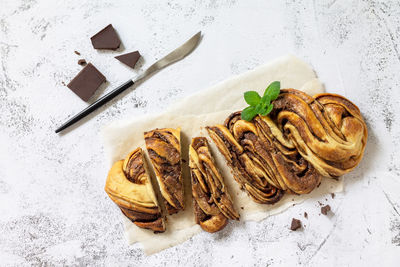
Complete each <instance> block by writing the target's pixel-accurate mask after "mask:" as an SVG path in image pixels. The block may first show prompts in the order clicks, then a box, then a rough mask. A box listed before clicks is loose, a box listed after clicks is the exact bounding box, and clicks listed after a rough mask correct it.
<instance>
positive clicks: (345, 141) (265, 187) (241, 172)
mask: <svg viewBox="0 0 400 267" xmlns="http://www.w3.org/2000/svg"><path fill="white" fill-rule="evenodd" d="M273 105H274V109H273V111H272V113H270V115H269V116H261V115H257V116H256V117H255V118H254V119H253V120H252V121H251V122H249V121H245V120H242V119H241V116H240V112H236V113H233V114H231V115H230V116H229V117H228V118H227V119H226V121H225V125H215V126H211V127H207V130H208V132H209V135H210V137H211V138H212V139H213V141H214V142H215V144H216V145H217V147H218V149H219V151H220V152H221V153H222V154H223V155H224V157H225V159H226V160H227V163H228V165H229V166H230V167H231V169H232V173H233V175H234V177H235V180H236V181H237V182H238V183H239V184H240V186H241V187H242V188H243V189H245V190H246V191H247V192H248V193H249V195H250V196H251V197H252V198H253V199H254V200H255V201H256V202H258V203H274V202H276V201H278V200H279V199H280V197H281V196H282V194H283V191H288V192H293V193H297V194H306V193H309V192H311V191H312V190H313V189H314V188H315V187H316V186H318V185H319V183H320V181H321V176H329V177H337V176H340V175H343V174H345V173H347V172H349V171H350V170H352V169H354V168H355V167H356V166H357V164H358V163H359V162H360V160H361V158H362V155H363V152H364V149H365V145H366V141H367V127H366V124H365V122H364V120H363V118H362V116H361V114H360V111H359V109H358V108H357V107H356V106H355V105H354V104H353V103H351V102H350V101H349V100H347V99H345V98H344V97H342V96H339V95H334V94H320V95H317V96H315V97H314V98H313V97H310V96H308V95H307V94H305V93H303V92H301V91H298V90H294V89H285V90H281V92H280V95H279V96H278V98H277V99H276V100H275V101H273Z"/></svg>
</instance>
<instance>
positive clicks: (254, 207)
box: [102, 55, 343, 254]
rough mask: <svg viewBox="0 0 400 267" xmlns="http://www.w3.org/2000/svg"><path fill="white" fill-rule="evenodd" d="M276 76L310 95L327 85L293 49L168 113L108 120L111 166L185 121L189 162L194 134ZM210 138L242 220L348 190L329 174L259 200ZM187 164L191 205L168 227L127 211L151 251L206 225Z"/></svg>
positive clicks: (130, 231) (131, 232) (131, 230)
mask: <svg viewBox="0 0 400 267" xmlns="http://www.w3.org/2000/svg"><path fill="white" fill-rule="evenodd" d="M273 81H280V82H281V87H282V88H296V89H300V90H302V91H304V92H306V93H309V94H310V95H313V94H315V93H321V92H323V91H324V88H323V85H322V83H321V82H320V81H319V80H318V79H317V77H316V75H315V73H314V71H313V70H312V68H311V67H310V66H309V65H308V64H306V63H305V62H303V61H301V60H300V59H298V58H296V57H294V56H292V55H288V56H285V57H281V58H278V59H276V60H274V61H272V62H270V63H267V64H265V65H262V66H260V67H258V68H256V69H254V70H251V71H248V72H246V73H243V74H241V75H238V76H236V77H233V78H230V79H228V80H226V81H223V82H221V83H219V84H217V85H215V86H213V87H211V88H209V89H205V90H202V91H200V92H198V93H196V94H194V95H191V96H189V97H186V98H184V99H182V100H180V101H178V102H177V103H175V104H173V106H171V107H169V108H168V109H167V111H166V112H165V113H162V114H153V115H145V116H142V117H139V118H135V119H129V120H122V121H117V122H114V123H111V124H110V125H108V126H106V127H105V128H104V129H103V131H102V135H103V139H104V144H105V150H106V155H107V159H108V160H109V164H110V167H111V165H112V164H113V163H114V162H115V161H117V160H119V159H123V158H124V157H126V155H128V153H129V152H130V151H132V150H133V149H135V148H136V147H138V146H141V147H142V148H145V146H144V139H143V132H145V131H148V130H151V129H154V128H164V127H170V128H175V127H181V130H182V134H181V135H182V136H181V142H182V157H183V158H184V159H185V160H186V162H188V145H189V144H190V140H191V138H192V137H195V136H205V137H207V138H208V135H207V133H206V131H205V129H204V127H205V126H207V125H214V124H221V123H223V122H224V120H225V118H226V117H227V116H228V115H229V114H230V113H232V112H234V111H237V110H241V109H243V107H245V106H246V103H245V102H244V99H243V93H244V92H245V91H248V90H255V91H258V92H259V93H260V94H262V93H263V92H264V90H265V88H266V87H267V86H268V85H269V84H270V83H271V82H273ZM208 139H209V138H208ZM209 143H210V146H211V149H212V152H213V155H214V157H215V159H216V164H217V165H218V167H219V168H220V170H221V173H222V174H223V176H224V177H225V183H226V186H227V187H228V189H229V192H230V193H231V196H232V198H233V202H234V204H235V207H236V209H237V211H239V213H240V220H241V221H246V220H255V221H259V220H262V219H264V218H266V217H268V216H271V215H273V214H277V213H280V212H282V211H284V210H286V209H287V208H289V207H291V206H292V205H293V204H296V203H300V202H302V201H304V200H305V199H307V198H310V197H313V196H316V195H322V194H328V193H333V192H340V191H342V190H343V182H342V180H341V179H340V180H338V181H336V180H333V179H329V178H323V180H322V183H321V185H320V186H319V188H317V189H315V190H314V191H313V192H312V193H310V194H308V195H290V194H286V195H285V196H284V197H283V198H282V200H280V201H279V202H278V203H276V204H274V205H261V204H257V203H255V202H253V201H252V200H251V199H250V197H249V196H248V195H247V194H246V193H245V192H243V191H241V190H240V189H239V186H238V184H237V183H236V181H234V179H233V176H232V174H231V173H230V169H229V168H228V166H227V165H226V163H225V160H224V158H223V156H222V155H221V154H220V153H219V152H218V150H217V148H216V147H215V145H214V143H213V142H212V141H211V140H210V139H209ZM182 170H183V177H184V181H185V197H186V202H185V203H186V205H187V207H186V209H185V211H183V212H180V213H178V214H175V215H172V216H169V217H168V222H167V231H166V232H165V233H161V234H153V232H151V231H149V230H144V229H141V228H139V227H137V226H136V225H134V224H133V223H132V222H131V221H129V220H128V219H127V218H126V217H125V216H123V215H121V217H122V218H123V221H124V225H125V232H126V237H127V239H128V242H129V243H130V244H133V243H136V242H140V243H141V244H142V246H143V249H144V251H145V253H146V254H152V253H156V252H158V251H161V250H163V249H166V248H168V247H172V246H174V245H177V244H179V243H182V242H184V241H186V240H188V239H189V238H190V237H192V236H193V235H195V234H196V233H198V232H200V231H201V228H200V227H199V226H198V225H196V224H195V222H194V215H193V211H192V207H191V203H192V201H191V187H190V178H189V175H188V174H189V170H188V166H187V164H183V166H182ZM242 208H243V209H242Z"/></svg>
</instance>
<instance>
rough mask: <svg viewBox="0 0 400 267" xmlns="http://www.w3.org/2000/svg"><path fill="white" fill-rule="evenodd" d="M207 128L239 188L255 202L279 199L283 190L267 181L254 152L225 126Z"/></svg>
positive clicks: (269, 202) (270, 202) (273, 201)
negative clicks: (243, 144)
mask: <svg viewBox="0 0 400 267" xmlns="http://www.w3.org/2000/svg"><path fill="white" fill-rule="evenodd" d="M253 128H254V129H255V126H253ZM207 130H208V133H209V135H210V137H211V139H212V140H213V141H214V143H215V144H216V146H217V147H218V149H219V151H220V152H221V154H222V155H223V156H224V157H225V159H226V161H227V163H228V166H229V167H230V168H231V170H232V174H233V177H234V178H235V180H236V181H237V182H238V183H239V185H240V187H241V189H244V190H246V191H247V193H248V194H249V195H250V197H251V198H252V199H253V200H254V201H255V202H257V203H261V204H273V203H276V202H277V201H279V200H280V199H281V197H282V196H283V193H284V191H283V190H280V189H279V188H277V187H274V186H272V185H271V184H270V183H269V182H268V180H267V174H266V170H265V168H264V166H263V165H262V164H261V163H260V162H259V161H258V160H257V159H256V158H255V157H254V156H255V155H254V153H252V152H250V151H248V150H247V148H246V146H245V147H243V146H242V144H240V143H239V142H238V140H236V139H235V137H234V136H233V135H232V133H231V132H230V131H229V129H228V128H227V127H225V126H223V125H216V126H211V127H207ZM239 141H240V140H239ZM253 160H254V161H253Z"/></svg>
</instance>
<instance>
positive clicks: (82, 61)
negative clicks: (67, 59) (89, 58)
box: [78, 59, 87, 66]
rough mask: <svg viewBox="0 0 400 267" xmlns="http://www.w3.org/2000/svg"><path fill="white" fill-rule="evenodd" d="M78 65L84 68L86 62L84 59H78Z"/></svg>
mask: <svg viewBox="0 0 400 267" xmlns="http://www.w3.org/2000/svg"><path fill="white" fill-rule="evenodd" d="M78 64H79V65H81V66H85V65H86V64H87V62H86V60H84V59H79V60H78Z"/></svg>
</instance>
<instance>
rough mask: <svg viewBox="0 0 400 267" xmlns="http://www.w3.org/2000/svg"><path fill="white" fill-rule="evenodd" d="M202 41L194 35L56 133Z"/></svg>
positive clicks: (80, 113)
mask: <svg viewBox="0 0 400 267" xmlns="http://www.w3.org/2000/svg"><path fill="white" fill-rule="evenodd" d="M200 39H201V31H199V32H198V33H196V34H195V35H193V36H192V37H191V38H190V39H189V40H187V41H186V42H185V43H184V44H182V45H181V46H180V47H178V48H176V49H175V50H174V51H172V52H171V53H169V54H168V55H166V56H165V57H163V58H161V59H160V60H158V61H156V62H155V63H154V64H153V65H151V66H150V67H148V68H147V69H146V70H145V71H144V72H142V73H141V74H139V75H138V76H136V77H135V78H132V79H130V80H128V81H126V82H125V83H123V84H121V85H120V86H118V87H117V88H115V89H114V90H112V91H111V92H109V93H108V94H106V95H104V96H103V97H101V98H99V99H98V100H96V101H95V102H93V103H92V104H91V105H89V106H88V107H87V108H85V109H83V110H82V111H81V112H79V113H78V114H76V115H75V116H73V117H72V118H70V119H69V120H67V121H66V122H65V123H64V124H63V125H61V126H60V127H58V128H57V129H56V130H55V132H56V133H59V132H61V131H62V130H64V129H66V128H68V127H69V126H71V125H73V124H74V123H76V122H78V121H80V120H81V119H83V118H84V117H86V116H87V115H89V114H90V113H92V112H93V111H95V110H96V109H98V108H99V107H101V106H103V105H104V104H106V103H107V102H108V101H110V100H111V99H113V98H114V97H116V96H117V95H119V94H120V93H122V92H123V91H125V90H126V89H128V88H129V87H131V86H132V85H134V84H135V83H136V82H138V81H139V80H142V79H144V78H146V77H149V76H150V75H152V74H153V73H155V72H157V71H159V70H161V69H163V68H165V67H167V66H168V65H170V64H172V63H174V62H177V61H179V60H181V59H183V58H184V57H186V56H187V55H189V54H190V53H191V52H192V51H193V50H194V49H195V48H196V46H197V44H198V43H199V41H200Z"/></svg>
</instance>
